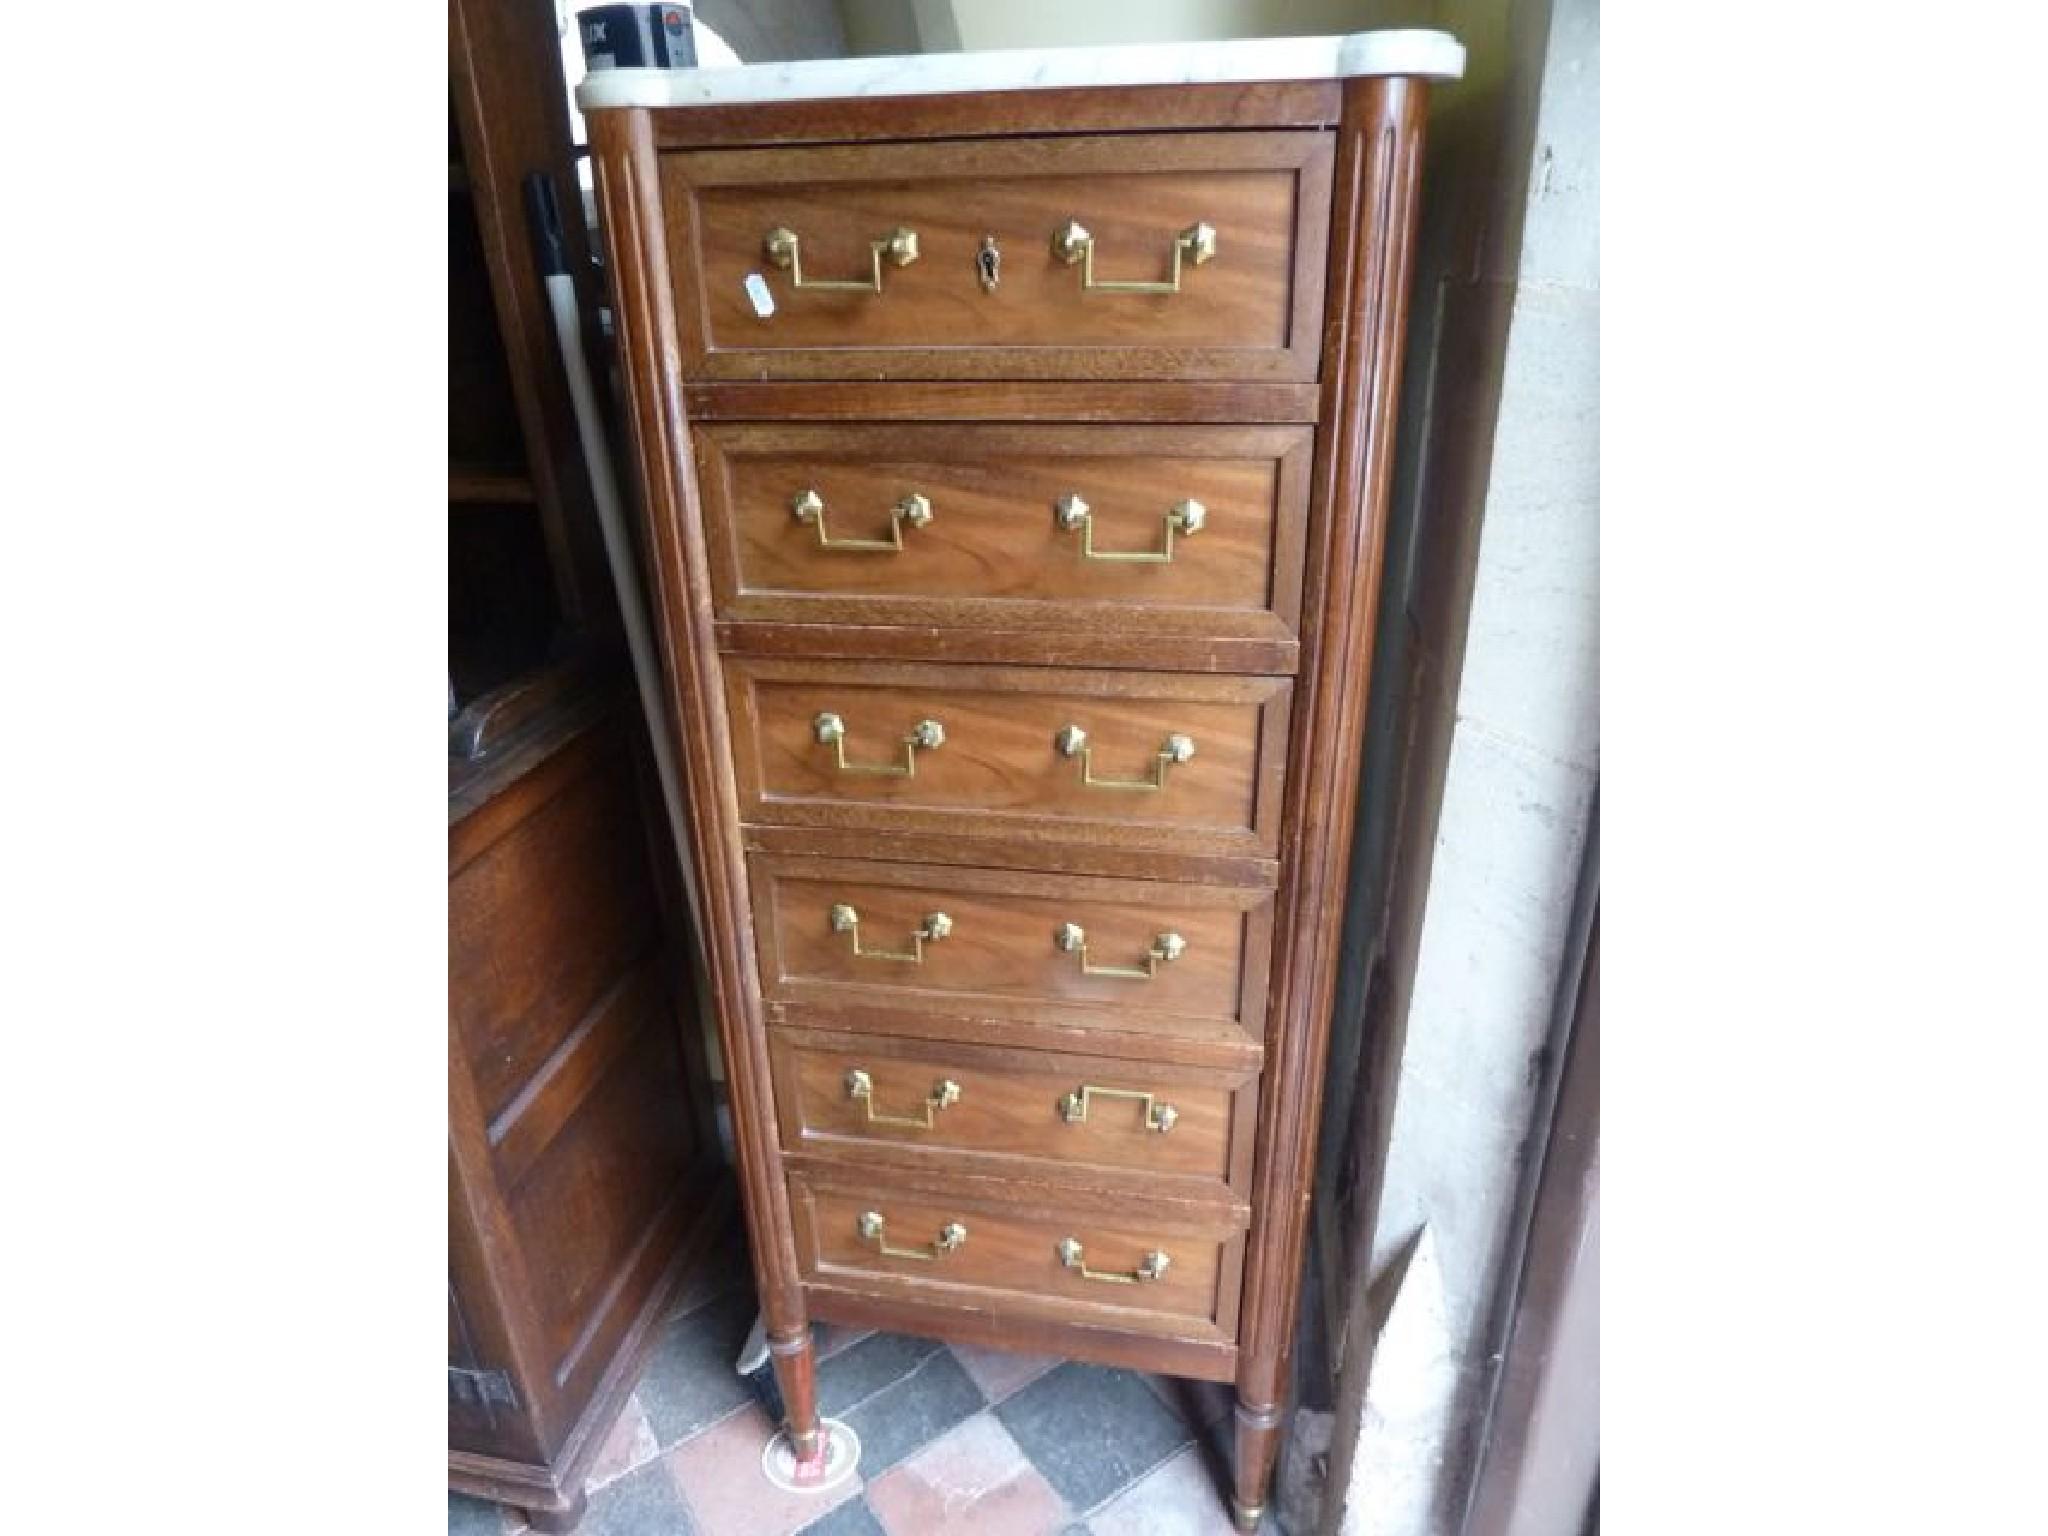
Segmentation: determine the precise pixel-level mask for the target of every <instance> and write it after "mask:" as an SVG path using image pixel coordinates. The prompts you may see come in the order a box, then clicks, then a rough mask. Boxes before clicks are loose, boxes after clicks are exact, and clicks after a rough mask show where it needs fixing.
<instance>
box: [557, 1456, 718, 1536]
mask: <svg viewBox="0 0 2048 1536" xmlns="http://www.w3.org/2000/svg"><path fill="white" fill-rule="evenodd" d="M695 1531H696V1527H695V1526H694V1525H692V1524H691V1523H690V1511H689V1509H688V1508H687V1507H686V1506H685V1505H684V1503H683V1496H682V1495H681V1494H680V1493H678V1492H677V1491H676V1480H675V1474H674V1473H672V1472H671V1471H670V1470H669V1467H668V1463H667V1462H666V1461H664V1460H656V1461H650V1462H648V1463H647V1465H645V1466H644V1467H636V1468H635V1469H634V1470H633V1471H631V1472H628V1473H627V1474H626V1475H625V1476H624V1477H622V1478H620V1479H619V1480H618V1481H617V1482H615V1483H607V1484H605V1485H604V1487H602V1488H600V1489H598V1490H597V1492H595V1493H593V1494H592V1495H591V1496H590V1512H589V1513H588V1514H586V1515H585V1516H584V1517H583V1521H582V1523H581V1524H580V1525H578V1526H577V1527H576V1536H695Z"/></svg>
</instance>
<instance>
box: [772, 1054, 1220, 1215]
mask: <svg viewBox="0 0 2048 1536" xmlns="http://www.w3.org/2000/svg"><path fill="white" fill-rule="evenodd" d="M768 1050H769V1058H770V1061H771V1063H772V1064H773V1070H774V1078H775V1102H776V1109H777V1114H778V1117H779V1119H780V1122H781V1131H782V1145H783V1150H784V1151H785V1152H788V1153H791V1154H803V1155H819V1156H829V1157H833V1158H835V1159H839V1160H842V1161H845V1162H862V1161H866V1162H878V1163H889V1162H894V1163H898V1164H903V1165H908V1166H912V1167H927V1168H936V1169H957V1170H979V1171H983V1172H988V1173H993V1174H997V1175H1011V1176H1015V1177H1020V1178H1031V1177H1037V1178H1057V1177H1059V1176H1061V1175H1062V1174H1066V1173H1070V1172H1075V1171H1079V1172H1087V1173H1093V1174H1103V1175H1109V1176H1111V1178H1112V1182H1117V1181H1128V1182H1130V1183H1131V1184H1132V1185H1133V1187H1134V1188H1136V1189H1139V1190H1146V1189H1157V1188H1161V1187H1166V1186H1172V1187H1175V1188H1177V1189H1180V1190H1182V1191H1185V1192H1186V1193H1188V1194H1189V1195H1191V1196H1193V1197H1195V1198H1202V1197H1209V1198H1214V1199H1228V1198H1230V1197H1231V1196H1232V1193H1233V1191H1236V1192H1239V1193H1241V1192H1242V1190H1243V1189H1244V1187H1245V1186H1246V1185H1247V1184H1248V1183H1249V1182H1250V1177H1251V1158H1252V1132H1253V1130H1254V1129H1255V1126H1256V1120H1257V1115H1258V1088H1257V1085H1258V1078H1257V1074H1256V1073H1255V1072H1251V1071H1236V1072H1215V1071H1200V1070H1196V1069H1190V1068H1186V1067H1180V1068H1173V1067H1165V1066H1160V1065H1158V1064H1155V1063H1134V1062H1128V1061H1116V1060H1113V1059H1109V1058H1104V1057H1096V1056H1070V1055H1054V1054H1050V1053H1046V1052H1027V1051H1019V1050H1014V1049H1001V1048H994V1047H988V1046H975V1045H963V1044H951V1043H943V1042H933V1041H926V1040H899V1039H893V1038H888V1037H878V1036H872V1035H867V1036H863V1035H846V1034H812V1033H805V1032H798V1031H793V1030H773V1031H770V1033H769V1040H768Z"/></svg>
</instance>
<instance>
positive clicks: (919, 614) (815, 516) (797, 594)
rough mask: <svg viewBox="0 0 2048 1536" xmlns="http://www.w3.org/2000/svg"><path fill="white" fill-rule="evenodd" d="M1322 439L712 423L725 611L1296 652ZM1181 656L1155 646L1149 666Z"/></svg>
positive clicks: (706, 435)
mask: <svg viewBox="0 0 2048 1536" xmlns="http://www.w3.org/2000/svg"><path fill="white" fill-rule="evenodd" d="M1313 442H1314V433H1313V430H1312V429H1311V428H1309V427H1305V426H1267V427H1238V426H1209V427H1156V426H1153V427H1148V426H1132V427H1105V426H1029V427H1012V426H963V427H933V426H906V425H900V424H889V423H873V422H860V423H847V424H843V425H824V426H811V425H781V424H777V425H764V424H758V423H747V424H743V425H723V426H706V427H703V428H700V429H699V431H698V432H697V434H696V452H697V483H698V487H699V490H700V492H701V494H702V497H703V505H704V519H705V525H706V532H707V541H708V544H709V547H710V556H711V581H712V589H713V592H714V594H715V603H716V609H717V615H718V617H719V618H720V619H724V620H734V621H742V622H764V623H778V624H818V625H833V624H859V625H942V626H947V627H972V628H977V629H990V628H998V629H1018V630H1055V631H1062V632H1074V631H1081V632H1089V631H1093V632H1097V633H1104V634H1111V633H1122V632H1127V631H1129V630H1131V629H1133V628H1137V629H1139V630H1142V631H1143V632H1144V633H1147V634H1150V635H1154V636H1158V637H1160V638H1161V639H1162V640H1165V639H1167V638H1170V637H1189V636H1197V637H1219V638H1230V639H1251V640H1268V641H1278V642H1287V643H1292V642H1294V641H1295V640H1296V639H1297V633H1298V619H1299V615H1300V609H1301V568H1302V536H1303V529H1304V526H1305V522H1306V517H1307V506H1308V467H1309V457H1310V452H1311V449H1312V447H1313ZM920 498H921V504H920V501H919V499H920ZM1191 507H1192V508H1195V509H1197V510H1195V511H1194V512H1192V513H1191V512H1190V511H1189V508H1191ZM1191 520H1192V521H1193V522H1194V523H1195V525H1196V526H1195V531H1194V532H1193V533H1191V534H1190V533H1188V532H1186V528H1187V526H1188V524H1189V522H1190V521H1191ZM1183 657H1184V648H1177V647H1173V646H1169V645H1164V644H1162V645H1161V646H1160V665H1161V666H1165V667H1175V666H1181V665H1188V664H1189V663H1186V662H1185V661H1184V659H1183Z"/></svg>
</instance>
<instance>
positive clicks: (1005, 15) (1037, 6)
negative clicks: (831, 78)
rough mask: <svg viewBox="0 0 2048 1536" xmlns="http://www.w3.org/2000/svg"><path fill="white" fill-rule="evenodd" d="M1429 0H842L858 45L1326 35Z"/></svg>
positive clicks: (1424, 19)
mask: <svg viewBox="0 0 2048 1536" xmlns="http://www.w3.org/2000/svg"><path fill="white" fill-rule="evenodd" d="M1435 9H1436V8H1435V7H1434V6H1433V5H1431V4H1428V3H1426V0H1116V3H1104V0H1029V3H1024V0H840V6H839V14H840V17H841V19H842V20H843V21H844V23H845V26H846V36H847V42H848V44H849V46H850V47H851V48H852V50H853V51H854V52H855V53H861V54H891V53H942V52H945V51H947V50H950V49H958V48H964V49H977V50H978V49H987V48H1060V47H1078V46H1082V45H1088V44H1093V45H1101V44H1113V43H1181V42H1200V41H1204V40H1212V39H1218V38H1233V37H1317V36H1322V35H1325V34H1328V33H1341V32H1364V31H1369V30H1371V29H1373V28H1376V27H1423V26H1430V25H1433V24H1434V23H1433V22H1432V21H1431V20H1430V17H1431V14H1432V12H1433V11H1434V10H1435Z"/></svg>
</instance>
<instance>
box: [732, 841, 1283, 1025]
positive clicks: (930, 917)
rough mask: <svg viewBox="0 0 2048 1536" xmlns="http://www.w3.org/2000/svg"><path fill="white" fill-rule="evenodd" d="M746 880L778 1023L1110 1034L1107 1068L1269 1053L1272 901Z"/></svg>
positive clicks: (775, 871) (881, 868)
mask: <svg viewBox="0 0 2048 1536" xmlns="http://www.w3.org/2000/svg"><path fill="white" fill-rule="evenodd" d="M749 867H750V869H751V871H752V879H751V882H750V883H751V886H752V891H753V904H754V928H755V935H756V939H757V942H758V944H759V951H760V967H761V989H762V997H763V1001H764V1002H766V1003H768V1004H769V1005H771V1007H772V1006H773V1005H775V1004H778V1003H790V1004H799V1005H812V1006H825V1007H837V1006H845V1007H863V1006H865V1007H867V1008H871V1009H872V1008H892V1009H898V1010H920V1011H944V1012H946V1013H951V1014H964V1015H970V1016H972V1017H976V1018H981V1019H987V1020H990V1021H1001V1020H1003V1019H1007V1018H1015V1019H1025V1020H1030V1021H1033V1022H1039V1023H1053V1024H1059V1025H1064V1026H1067V1027H1068V1028H1071V1029H1078V1030H1081V1031H1088V1032H1091V1035H1090V1036H1089V1037H1088V1038H1092V1032H1095V1031H1100V1032H1101V1033H1102V1038H1101V1040H1100V1041H1099V1043H1098V1044H1096V1045H1094V1046H1092V1047H1091V1048H1095V1049H1100V1050H1102V1051H1103V1052H1104V1053H1105V1054H1111V1055H1125V1054H1128V1053H1129V1051H1130V1049H1131V1046H1130V1044H1129V1043H1128V1042H1129V1041H1130V1039H1132V1038H1135V1039H1136V1040H1138V1041H1140V1042H1142V1040H1143V1039H1144V1038H1145V1037H1147V1036H1171V1037H1182V1038H1188V1039H1194V1040H1209V1041H1215V1040H1227V1041H1236V1042H1240V1043H1242V1042H1247V1041H1248V1042H1252V1043H1257V1042H1260V1041H1262V1040H1263V1038H1264V1015H1265V986H1266V968H1267V964H1268V961H1269V957H1270V950H1271V940H1272V911H1273V903H1272V893H1271V892H1270V891H1269V890H1265V889H1260V888H1244V887H1237V886H1223V885H1199V884H1192V883H1187V882H1166V881H1149V880H1111V879H1097V878H1085V877H1081V876H1075V875H1045V874H1027V873H1022V872H1019V871H1014V870H990V869H974V868H952V867H947V866H940V865H928V864H885V863H874V862H869V861H866V860H856V859H816V858H800V857H793V856H788V855H781V854H775V855H769V854H756V855H754V856H753V857H752V858H751V859H750V860H749ZM935 919H936V921H935ZM934 934H937V936H936V937H935V936H933V935H934ZM1077 938H1078V940H1079V941H1080V942H1078V943H1077V942H1074V941H1075V940H1076V939H1077ZM1063 939H1064V940H1065V941H1066V942H1065V943H1064V944H1063V942H1062V940H1063ZM1168 940H1171V941H1177V942H1163V941H1168ZM1168 951H1171V952H1172V954H1173V958H1171V959H1168V958H1165V954H1166V953H1167V952H1168ZM1118 1036H1123V1037H1125V1039H1124V1040H1121V1041H1120V1040H1118V1039H1117V1038H1116V1037H1118ZM988 1038H992V1039H999V1038H1000V1035H999V1034H996V1033H993V1032H992V1033H991V1034H990V1035H989V1036H988Z"/></svg>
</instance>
